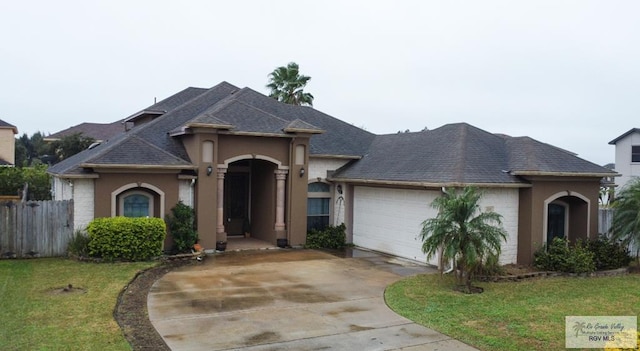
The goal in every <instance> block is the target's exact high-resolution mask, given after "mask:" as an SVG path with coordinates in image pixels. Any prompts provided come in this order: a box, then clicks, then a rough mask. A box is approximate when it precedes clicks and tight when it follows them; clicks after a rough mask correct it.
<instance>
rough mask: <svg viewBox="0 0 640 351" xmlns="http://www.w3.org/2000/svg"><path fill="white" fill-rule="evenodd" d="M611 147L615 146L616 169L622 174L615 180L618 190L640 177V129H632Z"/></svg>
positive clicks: (618, 138) (613, 141)
mask: <svg viewBox="0 0 640 351" xmlns="http://www.w3.org/2000/svg"><path fill="white" fill-rule="evenodd" d="M609 145H615V147H616V158H615V169H616V172H618V173H619V174H620V176H619V177H617V178H616V179H615V183H616V187H617V188H618V189H620V188H622V187H624V186H625V185H626V184H627V183H628V182H629V181H630V180H631V179H633V178H637V177H640V129H639V128H631V129H629V130H628V131H627V132H625V133H623V134H621V135H620V136H618V137H617V138H615V139H613V140H611V141H610V142H609Z"/></svg>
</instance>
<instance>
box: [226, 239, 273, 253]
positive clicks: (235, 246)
mask: <svg viewBox="0 0 640 351" xmlns="http://www.w3.org/2000/svg"><path fill="white" fill-rule="evenodd" d="M277 248H278V247H277V246H276V245H274V244H271V243H269V242H266V241H262V240H260V239H256V238H245V237H242V236H238V237H234V236H229V237H227V251H243V250H262V249H277Z"/></svg>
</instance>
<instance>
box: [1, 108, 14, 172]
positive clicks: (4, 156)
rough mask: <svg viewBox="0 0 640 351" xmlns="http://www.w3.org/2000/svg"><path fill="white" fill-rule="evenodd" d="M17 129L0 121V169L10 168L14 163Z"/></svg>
mask: <svg viewBox="0 0 640 351" xmlns="http://www.w3.org/2000/svg"><path fill="white" fill-rule="evenodd" d="M16 134H18V128H16V126H14V125H13V124H9V123H7V122H5V121H3V120H1V119H0V167H7V166H9V167H11V166H13V165H14V164H15V162H16V138H15V135H16Z"/></svg>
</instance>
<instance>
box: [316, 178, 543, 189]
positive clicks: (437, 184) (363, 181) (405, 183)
mask: <svg viewBox="0 0 640 351" xmlns="http://www.w3.org/2000/svg"><path fill="white" fill-rule="evenodd" d="M327 180H328V181H332V182H344V183H351V184H355V185H377V186H389V185H391V186H404V187H412V188H442V187H446V188H449V187H454V188H459V187H465V186H475V187H478V188H512V189H517V188H530V187H531V184H526V183H461V182H420V181H397V180H374V179H353V178H333V177H329V178H327Z"/></svg>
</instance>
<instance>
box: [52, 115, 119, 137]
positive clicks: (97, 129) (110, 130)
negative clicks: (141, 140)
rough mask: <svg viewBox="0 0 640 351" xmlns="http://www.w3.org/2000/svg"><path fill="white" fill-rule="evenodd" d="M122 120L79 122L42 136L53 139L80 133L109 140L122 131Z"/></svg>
mask: <svg viewBox="0 0 640 351" xmlns="http://www.w3.org/2000/svg"><path fill="white" fill-rule="evenodd" d="M122 122H123V120H119V121H115V122H113V123H89V122H85V123H80V124H78V125H75V126H73V127H70V128H67V129H65V130H61V131H59V132H56V133H53V134H51V135H48V136H46V137H45V138H44V140H45V141H54V140H58V139H61V138H63V137H65V136H69V135H73V134H78V133H79V134H82V135H83V136H85V137H91V138H93V139H95V140H96V141H104V140H109V139H111V138H113V137H114V136H116V135H118V134H120V133H122V132H124V125H123V124H122Z"/></svg>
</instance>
